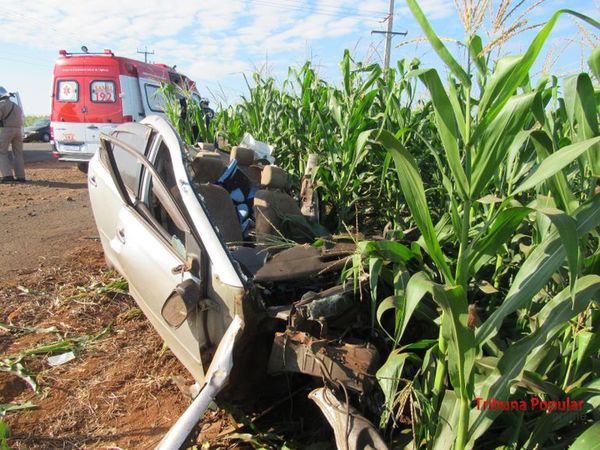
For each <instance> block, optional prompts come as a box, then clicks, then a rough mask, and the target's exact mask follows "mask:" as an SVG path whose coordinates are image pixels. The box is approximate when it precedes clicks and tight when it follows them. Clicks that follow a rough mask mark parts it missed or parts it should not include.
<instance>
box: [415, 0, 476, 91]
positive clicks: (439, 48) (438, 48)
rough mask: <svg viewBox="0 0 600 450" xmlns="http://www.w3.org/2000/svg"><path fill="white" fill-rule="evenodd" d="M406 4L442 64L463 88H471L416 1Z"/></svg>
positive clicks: (461, 69)
mask: <svg viewBox="0 0 600 450" xmlns="http://www.w3.org/2000/svg"><path fill="white" fill-rule="evenodd" d="M406 3H407V5H408V7H409V8H410V10H411V12H412V13H413V16H415V19H416V20H417V22H418V23H419V25H420V26H421V29H422V30H423V32H424V33H425V36H427V39H428V40H429V42H430V43H431V46H432V47H433V49H434V50H435V52H436V53H437V54H438V56H439V57H440V58H441V59H442V61H444V64H446V65H447V66H448V68H449V69H450V70H451V71H452V73H453V74H454V75H456V77H458V79H459V80H460V81H461V83H463V84H464V85H465V86H471V79H470V78H469V76H468V75H467V73H466V72H465V71H464V69H463V68H462V66H461V65H460V64H459V63H458V61H456V59H454V57H453V56H452V54H451V53H450V52H449V51H448V49H447V48H446V46H445V45H444V44H443V43H442V41H441V40H440V38H439V37H438V36H437V34H435V31H433V28H432V27H431V25H430V23H429V21H428V20H427V18H426V17H425V14H424V13H423V10H422V9H421V7H420V6H419V3H418V2H417V0H406Z"/></svg>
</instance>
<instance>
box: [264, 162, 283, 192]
mask: <svg viewBox="0 0 600 450" xmlns="http://www.w3.org/2000/svg"><path fill="white" fill-rule="evenodd" d="M287 181H288V174H287V173H286V172H285V170H283V169H282V168H280V167H275V166H265V167H263V170H262V173H261V176H260V184H262V185H263V186H266V187H268V188H272V189H284V188H285V187H286V186H287Z"/></svg>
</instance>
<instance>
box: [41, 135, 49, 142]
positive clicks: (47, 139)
mask: <svg viewBox="0 0 600 450" xmlns="http://www.w3.org/2000/svg"><path fill="white" fill-rule="evenodd" d="M42 141H44V142H50V135H49V134H48V133H44V135H43V136H42Z"/></svg>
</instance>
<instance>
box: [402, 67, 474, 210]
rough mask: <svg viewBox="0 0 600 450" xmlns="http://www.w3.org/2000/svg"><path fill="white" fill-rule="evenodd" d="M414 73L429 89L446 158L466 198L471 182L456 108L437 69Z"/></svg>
mask: <svg viewBox="0 0 600 450" xmlns="http://www.w3.org/2000/svg"><path fill="white" fill-rule="evenodd" d="M413 73H414V74H415V75H418V77H419V79H420V80H421V81H422V82H423V84H424V85H425V86H426V87H427V89H428V90H429V94H430V95H431V101H432V103H433V108H434V111H435V120H436V123H437V126H438V128H437V132H438V134H439V136H440V138H441V140H442V144H443V146H444V150H445V152H446V159H447V160H448V165H449V166H450V171H451V172H452V175H453V176H454V180H455V182H456V188H457V190H458V194H459V195H460V197H461V198H462V199H463V200H464V199H466V198H468V193H469V183H468V180H467V176H466V174H465V171H464V169H463V166H462V164H461V157H460V152H459V149H458V141H459V131H458V125H457V123H456V115H455V112H454V108H453V107H452V104H451V102H450V99H449V98H448V94H446V90H445V89H444V86H443V85H442V81H441V80H440V77H439V75H438V73H437V71H436V70H434V69H428V70H420V71H415V72H413Z"/></svg>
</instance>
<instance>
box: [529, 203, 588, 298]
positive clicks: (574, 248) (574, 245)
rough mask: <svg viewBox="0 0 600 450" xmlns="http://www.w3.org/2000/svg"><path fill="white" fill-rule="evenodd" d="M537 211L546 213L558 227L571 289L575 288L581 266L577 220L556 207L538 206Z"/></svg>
mask: <svg viewBox="0 0 600 450" xmlns="http://www.w3.org/2000/svg"><path fill="white" fill-rule="evenodd" d="M536 211H537V212H539V213H541V214H543V215H545V216H546V217H547V218H548V219H550V221H551V222H552V224H553V225H554V226H555V227H556V229H557V231H558V234H559V236H560V239H561V242H562V245H563V247H564V249H565V252H566V254H567V263H568V266H569V283H570V286H571V290H573V289H575V280H576V277H577V271H578V267H579V240H578V236H577V222H575V219H573V218H572V217H571V216H569V215H567V214H565V213H564V212H563V211H560V210H558V209H556V208H537V209H536Z"/></svg>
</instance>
